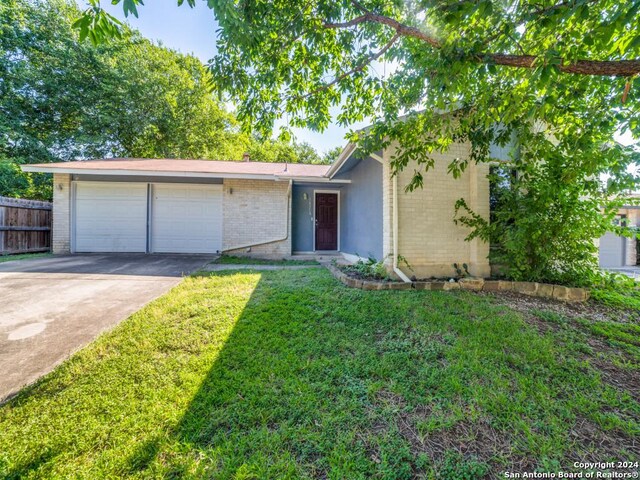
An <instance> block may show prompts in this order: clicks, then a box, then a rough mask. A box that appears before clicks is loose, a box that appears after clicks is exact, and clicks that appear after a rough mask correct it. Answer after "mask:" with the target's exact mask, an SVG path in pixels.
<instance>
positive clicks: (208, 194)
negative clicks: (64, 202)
mask: <svg viewBox="0 0 640 480" xmlns="http://www.w3.org/2000/svg"><path fill="white" fill-rule="evenodd" d="M72 192H73V193H72V196H71V202H72V204H71V212H72V214H71V222H72V225H71V233H72V234H71V249H72V251H74V252H148V253H215V252H218V251H221V250H222V184H191V183H145V182H97V181H96V182H92V181H76V182H74V183H73V186H72Z"/></svg>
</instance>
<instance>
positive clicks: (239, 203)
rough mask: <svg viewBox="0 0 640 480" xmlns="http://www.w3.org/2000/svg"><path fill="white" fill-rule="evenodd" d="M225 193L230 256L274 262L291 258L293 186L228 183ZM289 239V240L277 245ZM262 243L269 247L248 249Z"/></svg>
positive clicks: (267, 182)
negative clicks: (267, 259) (273, 260)
mask: <svg viewBox="0 0 640 480" xmlns="http://www.w3.org/2000/svg"><path fill="white" fill-rule="evenodd" d="M223 191H224V193H223V201H222V203H223V232H224V238H223V248H224V250H225V251H226V253H229V254H233V255H246V256H256V257H272V258H282V257H286V256H289V255H291V200H290V194H291V192H290V190H289V182H284V181H282V182H274V181H271V180H239V179H225V180H224V189H223ZM285 236H286V239H285V240H279V241H274V240H278V239H281V238H284V237H285ZM262 242H269V243H265V244H262V245H256V246H251V247H248V245H252V244H257V243H262ZM249 248H250V250H249Z"/></svg>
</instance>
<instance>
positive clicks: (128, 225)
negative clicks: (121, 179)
mask: <svg viewBox="0 0 640 480" xmlns="http://www.w3.org/2000/svg"><path fill="white" fill-rule="evenodd" d="M146 247H147V185H146V184H144V183H140V184H137V183H114V182H78V183H77V184H76V195H75V251H76V252H145V251H146Z"/></svg>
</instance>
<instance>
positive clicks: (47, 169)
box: [21, 164, 351, 183]
mask: <svg viewBox="0 0 640 480" xmlns="http://www.w3.org/2000/svg"><path fill="white" fill-rule="evenodd" d="M53 165H54V164H51V166H49V165H47V166H35V165H21V168H22V170H23V171H24V172H32V173H63V174H71V175H113V176H123V175H124V176H129V177H179V178H233V179H245V180H274V181H288V180H293V181H296V182H309V183H351V180H340V179H336V180H332V179H331V178H328V177H326V176H290V175H273V174H257V173H217V172H216V173H213V172H186V171H178V170H176V171H158V170H128V169H126V170H125V169H117V168H113V169H105V168H94V169H92V168H73V167H57V166H56V167H53Z"/></svg>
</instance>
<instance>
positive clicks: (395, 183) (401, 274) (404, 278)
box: [393, 174, 411, 283]
mask: <svg viewBox="0 0 640 480" xmlns="http://www.w3.org/2000/svg"><path fill="white" fill-rule="evenodd" d="M393 272H394V273H395V274H396V275H397V276H398V277H400V280H402V281H403V282H405V283H411V279H410V278H409V277H407V276H406V275H405V273H404V272H403V271H402V270H400V267H398V175H397V174H394V175H393Z"/></svg>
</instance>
